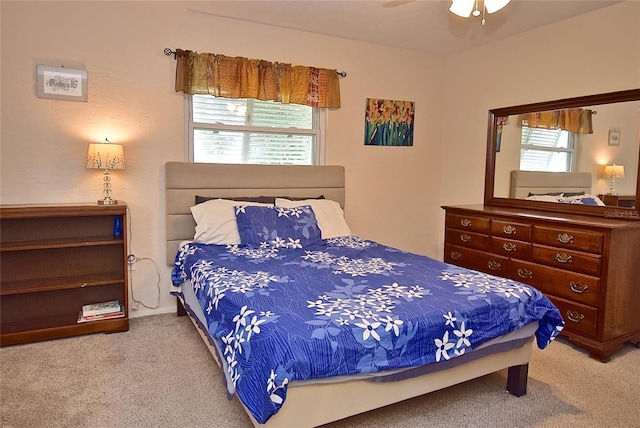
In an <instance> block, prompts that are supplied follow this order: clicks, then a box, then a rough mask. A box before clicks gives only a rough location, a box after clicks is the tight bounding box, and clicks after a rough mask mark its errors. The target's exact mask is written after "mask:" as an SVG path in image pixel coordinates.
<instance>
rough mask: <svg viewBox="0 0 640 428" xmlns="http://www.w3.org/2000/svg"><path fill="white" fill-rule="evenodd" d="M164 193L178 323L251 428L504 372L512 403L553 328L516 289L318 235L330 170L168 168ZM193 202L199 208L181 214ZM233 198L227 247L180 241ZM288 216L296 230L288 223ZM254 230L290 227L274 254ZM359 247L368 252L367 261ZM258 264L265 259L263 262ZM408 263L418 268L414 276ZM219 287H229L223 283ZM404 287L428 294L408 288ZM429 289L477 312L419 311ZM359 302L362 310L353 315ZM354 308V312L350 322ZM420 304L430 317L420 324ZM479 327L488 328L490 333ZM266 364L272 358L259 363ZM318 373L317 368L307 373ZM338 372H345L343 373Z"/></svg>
mask: <svg viewBox="0 0 640 428" xmlns="http://www.w3.org/2000/svg"><path fill="white" fill-rule="evenodd" d="M165 183H166V224H167V237H166V238H167V263H168V264H169V265H171V266H173V268H174V269H173V271H172V281H173V283H174V286H175V289H174V290H172V294H174V295H176V296H177V298H178V313H179V314H181V315H182V314H187V315H189V317H190V319H191V320H192V322H193V323H194V325H195V326H196V328H197V330H198V332H199V333H200V335H201V336H202V337H203V340H204V341H205V343H206V344H207V346H208V347H209V350H210V351H211V353H212V355H213V356H214V357H215V359H216V361H217V362H218V364H219V365H220V366H221V368H222V370H223V373H224V374H225V379H226V381H227V388H228V391H229V394H230V396H231V395H232V394H236V395H237V396H238V397H239V398H240V402H241V403H242V405H243V406H244V408H245V410H247V414H248V415H249V417H250V419H251V421H252V423H253V424H254V425H255V426H267V427H291V426H296V427H304V426H309V427H312V426H319V425H322V424H325V423H328V422H332V421H336V420H339V419H343V418H346V417H349V416H352V415H355V414H358V413H362V412H365V411H368V410H372V409H375V408H379V407H382V406H386V405H389V404H393V403H396V402H399V401H402V400H405V399H408V398H412V397H416V396H419V395H422V394H426V393H428V392H431V391H435V390H438V389H442V388H446V387H448V386H451V385H455V384H458V383H461V382H464V381H467V380H470V379H474V378H477V377H480V376H483V375H486V374H489V373H492V372H495V371H499V370H502V369H508V378H507V390H508V391H509V392H510V393H512V394H513V395H516V396H521V395H523V394H525V393H526V387H527V373H528V363H529V361H530V358H531V354H532V347H533V343H534V341H537V343H538V346H539V347H541V348H544V347H545V346H547V345H548V343H549V342H550V341H551V340H553V339H554V338H555V337H556V336H557V335H558V334H559V332H560V330H561V329H562V328H563V326H564V323H563V321H562V318H561V316H560V314H559V312H558V311H557V309H556V308H555V307H554V306H553V305H552V304H551V303H550V302H549V301H548V300H547V299H546V298H545V297H544V296H542V294H541V293H539V292H537V290H534V289H531V288H529V287H526V286H524V285H523V284H520V283H514V282H512V281H509V280H505V279H502V278H497V277H491V276H489V275H485V274H481V273H479V272H475V271H469V270H467V269H463V268H459V267H456V266H452V265H445V264H443V263H441V262H439V261H436V260H432V259H428V258H426V257H423V256H419V255H415V254H410V253H406V252H403V251H401V250H398V249H394V248H390V247H386V246H383V245H381V244H378V243H376V242H373V241H368V240H366V239H364V238H360V237H357V236H354V235H351V234H345V233H346V232H344V229H342V230H341V229H340V227H342V225H340V227H336V229H335V230H333V229H332V231H333V232H334V234H337V236H331V237H329V238H326V237H325V236H324V231H326V230H329V229H330V227H327V224H328V223H327V219H326V218H327V217H326V216H325V214H324V213H322V214H320V213H321V212H322V211H321V210H319V209H318V208H319V207H325V206H332V207H333V206H334V205H331V204H332V203H333V204H336V205H338V207H339V210H338V211H339V212H341V207H343V206H344V202H345V187H344V183H345V178H344V168H342V167H340V166H272V165H216V164H193V163H180V162H169V163H167V164H166V165H165ZM196 197H199V199H201V200H206V199H209V198H210V199H211V200H209V201H206V202H203V203H202V204H199V205H198V207H200V208H197V209H194V211H193V212H192V209H191V207H194V204H195V201H196ZM238 197H242V198H243V200H242V201H235V202H233V204H234V205H233V210H234V212H235V214H236V218H235V219H236V222H235V223H234V224H235V225H236V227H237V230H238V233H239V234H240V238H241V245H238V244H233V245H211V244H203V243H194V242H191V241H193V240H194V231H195V234H196V235H197V236H200V235H198V233H199V232H198V228H199V226H201V223H202V218H201V217H199V216H200V215H201V213H202V212H204V211H205V209H204V208H202V207H203V206H207V205H212V206H213V205H220V206H221V204H223V202H221V201H220V200H219V199H218V198H221V199H223V200H224V201H230V200H233V199H235V198H238ZM275 197H284V199H285V200H284V201H283V200H282V199H280V198H278V199H277V200H276V199H275ZM246 198H249V199H254V201H251V202H248V201H246ZM261 198H267V199H268V198H274V200H276V201H279V202H278V205H279V207H278V208H271V207H264V206H260V205H257V204H259V203H260V202H257V201H258V200H259V199H261ZM298 199H303V200H302V201H297V200H298ZM331 201H333V202H331ZM254 202H255V204H256V205H245V204H253V203H254ZM224 203H227V202H224ZM285 205H286V206H285ZM310 207H311V209H310ZM334 208H335V207H334ZM321 209H324V208H321ZM273 212H277V213H281V212H283V213H285V214H286V215H284V217H287V219H285V220H279V219H280V216H279V215H275V214H274V215H272V213H273ZM296 212H297V215H296V214H295V213H296ZM225 215H226V211H225ZM300 215H301V216H302V217H303V220H304V221H302V220H300V221H298V220H299V219H298V217H297V216H300ZM314 215H315V216H316V219H315V220H317V221H316V222H315V223H314V221H311V220H313V219H312V218H311V217H312V216H314ZM194 217H198V218H199V220H198V221H196V220H195V218H194ZM265 218H268V220H265ZM274 218H275V220H274ZM289 218H291V219H294V220H295V221H292V222H289V220H288V219H289ZM310 219H311V220H310ZM256 221H258V223H257V224H260V225H263V224H267V223H268V224H270V225H272V224H273V223H272V222H273V221H276V222H277V221H284V222H285V223H286V224H285V226H283V228H285V229H286V228H287V227H289V226H291V225H292V224H295V225H296V226H292V229H286V230H294V229H295V231H293V232H291V233H292V234H294V233H295V234H297V235H295V236H294V237H293V238H294V239H293V240H292V242H295V244H292V246H291V247H286V245H287V242H288V241H287V240H286V239H285V240H284V243H281V245H280V247H281V249H278V248H275V249H274V248H273V247H278V246H276V245H274V246H269V245H266V246H265V245H263V244H264V242H261V241H264V240H269V239H271V238H273V237H274V236H273V233H272V231H271V229H270V228H267V227H255V224H256V223H255V222H256ZM263 222H265V223H263ZM287 222H289V223H287ZM300 225H302V226H300ZM317 226H318V227H317ZM319 226H322V227H319ZM346 227H347V228H348V226H346ZM315 229H318V230H315ZM305 230H306V232H305ZM310 230H311V232H309V231H310ZM200 231H202V230H200ZM287 233H289V232H287ZM341 233H342V234H344V235H342V236H340V235H341ZM289 238H291V237H289ZM278 239H279V237H278ZM298 241H300V242H298ZM270 242H271V241H270ZM252 243H254V244H255V245H252ZM372 249H375V251H377V252H376V253H375V254H374V253H369V251H372ZM333 251H336V252H337V253H336V254H335V257H334V255H333V254H332V252H333ZM265 252H266V253H268V254H269V255H268V256H264V254H265ZM256 254H258V256H257V257H256ZM274 254H275V256H274ZM205 256H206V257H205ZM267 258H272V259H277V260H278V261H277V262H276V264H268V263H267V262H265V259H267ZM371 262H373V264H374V265H375V268H373V271H371V268H370V267H368V268H367V269H369V270H368V271H367V272H366V275H364V274H363V273H362V265H363V264H365V265H367V266H371V264H370V263H371ZM422 262H425V263H427V265H425V267H424V268H421V269H414V266H415V267H420V266H421V265H420V264H419V263H422ZM269 263H271V262H269ZM354 266H356V267H355V268H354ZM394 269H396V270H398V272H395V271H394ZM400 271H402V272H400ZM229 272H232V273H233V274H232V275H230V274H229ZM247 275H249V276H251V280H250V281H249V280H248V277H247ZM230 277H233V278H234V279H233V281H232V282H225V281H228V280H229V278H230ZM418 277H424V278H425V279H427V277H428V279H429V281H432V282H433V284H432V283H431V282H429V283H427V282H424V283H423V282H415V281H414V280H416V278H418ZM454 277H455V278H454ZM408 278H409V279H410V284H409V283H407V284H408V285H407V286H406V287H405V284H404V283H403V281H404V280H405V279H406V280H409V279H408ZM461 278H463V279H462V280H461ZM456 281H457V282H456ZM436 282H443V283H447V286H446V287H448V288H447V289H448V290H449V291H447V293H449V294H448V295H447V297H445V298H444V300H447V299H453V297H452V296H453V295H454V294H460V295H461V296H462V298H463V300H464V302H465V304H464V305H463V306H466V305H467V304H468V305H469V306H470V307H473V308H475V309H474V310H476V309H477V310H479V311H480V312H482V311H485V306H486V312H483V314H480V313H478V316H477V318H469V315H468V314H467V313H466V312H464V311H463V310H462V309H461V308H458V307H453V306H452V307H445V305H444V304H442V303H441V302H443V301H444V300H438V302H437V303H428V302H431V301H432V299H435V297H434V295H435V294H438V293H440V291H439V290H438V289H437V287H439V286H438V285H437V284H436V285H434V284H435V283H436ZM492 282H495V284H492ZM294 285H295V286H294ZM493 286H496V287H499V288H500V287H501V289H500V293H487V290H488V289H489V288H491V287H493ZM234 287H235V288H234ZM326 287H329V288H326ZM498 294H500V296H498ZM516 294H519V295H520V296H516ZM221 295H224V296H222V297H221ZM366 296H370V297H371V296H373V297H372V298H371V299H369V300H367V297H366ZM389 296H391V297H390V298H389ZM496 296H498V297H496ZM425 297H427V298H425ZM438 299H439V298H438ZM496 299H497V300H496ZM347 301H348V302H347ZM372 301H374V302H375V304H376V305H377V306H375V310H373V309H372V307H370V306H367V305H370V304H371V302H372ZM483 301H486V302H487V304H484V303H483ZM345 302H347V303H345ZM433 302H435V300H433ZM340 305H342V306H340ZM349 305H351V306H349ZM354 305H355V306H354ZM357 305H360V307H361V309H363V312H367V311H368V315H367V316H361V317H358V316H357V315H355V310H356V309H358V306H357ZM394 305H395V306H394ZM505 305H506V306H505ZM412 306H415V307H416V308H420V311H418V312H419V316H420V318H419V319H418V318H416V319H410V318H408V316H409V315H408V313H409V311H410V309H409V307H412ZM427 306H429V307H431V309H433V308H432V307H433V306H435V307H437V308H438V309H437V310H438V311H440V312H438V314H435V315H434V314H431V315H426V314H427V309H426V308H427ZM405 309H406V311H407V312H406V314H407V315H406V317H405V312H404V311H405ZM305 311H306V312H305ZM376 311H380V314H376V313H375V312H376ZM411 311H415V308H414V309H411ZM423 311H424V312H423ZM341 314H342V318H343V320H342V321H343V322H344V321H346V325H342V324H341V321H340V315H341ZM344 314H347V315H344ZM383 314H384V315H383ZM399 314H403V315H399ZM489 314H491V315H490V316H489ZM350 317H351V318H350ZM371 317H373V318H371ZM427 319H435V320H437V321H435V322H434V325H435V324H437V325H438V327H437V328H439V329H440V330H438V333H437V337H436V336H435V333H434V336H433V337H430V336H425V334H426V333H423V332H422V331H421V330H419V329H418V327H419V325H421V324H424V323H426V320H427ZM225 320H226V321H225ZM480 320H482V322H481V321H480ZM490 320H492V321H490ZM496 320H500V321H496ZM349 321H351V323H350V322H349ZM465 321H466V322H467V325H466V326H465V325H464V322H465ZM225 322H226V324H225ZM376 322H377V324H376ZM456 322H457V324H456ZM474 322H475V324H473V323H474ZM487 322H488V323H489V324H495V325H491V326H490V327H488V328H487V329H486V333H485V329H484V328H481V324H484V323H487ZM471 325H473V328H475V332H474V331H472V330H473V329H472V328H471ZM280 326H284V327H286V328H285V329H284V330H283V329H282V328H281V327H280ZM493 329H498V330H500V331H499V333H496V332H495V331H494V332H492V333H491V334H490V333H489V331H490V330H493ZM232 330H233V331H232ZM227 332H228V334H225V333H227ZM238 332H240V333H241V334H240V335H238ZM443 332H444V334H443ZM234 334H235V336H234ZM250 334H251V337H248V336H249V335H250ZM449 334H450V335H451V338H449V337H448V335H449ZM307 336H309V337H307ZM303 337H304V338H305V340H306V339H308V343H307V342H304V341H303V339H301V338H303ZM454 337H455V339H453V338H454ZM419 338H420V340H418V339H419ZM534 338H535V339H534ZM267 339H269V340H272V341H273V342H275V344H277V345H278V346H280V345H283V348H282V349H283V350H280V348H279V347H276V345H274V343H271V342H268V340H267ZM347 345H348V346H351V347H352V348H358V349H359V350H360V351H364V354H361V355H358V356H352V355H351V354H349V353H347V351H346V350H344V349H343V348H345V347H347ZM458 345H460V346H458ZM291 347H294V348H295V349H296V352H298V351H300V354H305V353H306V352H317V353H314V354H312V355H313V357H310V358H308V359H307V360H305V361H300V360H296V361H293V360H290V359H289V357H290V354H291V352H292V351H291V350H290V349H289V348H291ZM285 348H286V350H285ZM427 349H428V350H429V351H428V352H427V351H426V350H427ZM465 351H466V352H465ZM242 352H244V354H242ZM421 352H422V354H421ZM247 354H250V355H252V356H253V357H250V356H249V355H247ZM232 355H233V357H232V358H231V356H232ZM245 356H246V359H245ZM256 356H259V358H254V357H256ZM274 356H275V357H277V358H284V357H286V358H284V359H281V360H278V362H273V361H272V360H271V358H273V357H274ZM283 356H284V357H283ZM250 358H253V359H252V360H251V361H250ZM320 362H324V363H326V365H327V367H328V368H327V369H326V371H323V372H320V368H319V364H320ZM352 368H355V369H356V370H355V373H351V372H348V369H352ZM265 370H266V371H265ZM269 370H270V371H269ZM322 370H325V369H324V368H323V369H322ZM254 374H256V376H257V377H253V376H254ZM260 376H262V378H261V377H260ZM285 379H287V380H286V381H285ZM245 386H247V387H248V388H249V389H248V390H245V389H244V387H245ZM250 386H251V387H252V388H253V389H251V387H250Z"/></svg>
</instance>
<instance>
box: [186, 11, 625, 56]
mask: <svg viewBox="0 0 640 428" xmlns="http://www.w3.org/2000/svg"><path fill="white" fill-rule="evenodd" d="M619 2H620V1H617V0H568V1H565V0H553V1H549V0H511V2H510V3H509V4H508V5H507V6H506V7H505V8H504V9H502V10H500V11H498V12H496V13H494V14H491V15H487V23H486V25H485V26H484V27H482V26H481V25H480V18H474V17H470V18H467V19H465V18H460V17H458V16H456V15H453V14H452V13H451V12H449V10H448V9H449V6H450V5H451V1H450V0H413V1H407V0H393V1H389V0H351V1H340V0H289V1H279V0H253V1H247V0H229V1H210V2H197V3H193V7H191V8H190V11H191V12H193V13H202V14H206V15H213V16H221V17H227V18H233V19H239V20H243V21H248V22H255V23H261V24H267V25H272V26H276V27H282V28H289V29H295V30H301V31H308V32H310V33H318V34H324V35H328V36H335V37H340V38H344V39H351V40H358V41H362V42H370V43H375V44H380V45H386V46H391V47H396V48H404V49H411V50H416V51H422V52H427V53H432V54H439V55H449V54H454V53H457V52H461V51H464V50H467V49H471V48H474V47H477V46H479V45H482V44H484V43H488V42H492V41H495V40H499V39H502V38H505V37H509V36H513V35H515V34H518V33H522V32H525V31H529V30H533V29H535V28H539V27H542V26H545V25H549V24H552V23H554V22H558V21H562V20H564V19H567V18H571V17H574V16H577V15H581V14H584V13H588V12H591V11H594V10H596V9H600V8H603V7H607V6H610V5H613V4H615V3H619Z"/></svg>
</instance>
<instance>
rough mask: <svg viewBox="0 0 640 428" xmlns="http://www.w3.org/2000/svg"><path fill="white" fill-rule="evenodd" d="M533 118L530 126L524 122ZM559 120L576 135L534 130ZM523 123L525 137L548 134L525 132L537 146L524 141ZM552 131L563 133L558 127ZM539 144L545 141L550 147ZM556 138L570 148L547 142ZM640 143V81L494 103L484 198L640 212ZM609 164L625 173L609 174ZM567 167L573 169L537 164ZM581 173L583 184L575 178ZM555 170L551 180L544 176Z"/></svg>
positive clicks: (585, 210) (634, 215)
mask: <svg viewBox="0 0 640 428" xmlns="http://www.w3.org/2000/svg"><path fill="white" fill-rule="evenodd" d="M576 115H577V116H579V119H578V120H577V124H578V125H575V123H576V121H575V118H576ZM552 117H553V118H554V119H551V118H552ZM558 117H562V119H560V121H561V122H562V125H557V123H559V122H555V120H558V119H557V118H558ZM565 117H566V118H569V117H571V120H573V122H572V125H570V126H569V125H566V123H568V122H571V120H570V119H565ZM523 121H524V122H523ZM529 123H531V126H530V127H527V126H526V125H528V124H529ZM523 124H524V125H525V126H524V127H523ZM576 126H578V128H576ZM558 127H560V129H565V128H567V129H570V130H572V131H574V132H569V133H567V132H565V135H569V137H563V138H569V139H570V140H569V141H571V142H569V143H562V144H559V143H556V142H555V140H554V141H552V142H549V141H546V140H545V138H547V137H549V135H547V134H550V133H547V132H538V131H535V130H536V129H545V130H546V128H549V129H556V128H558ZM523 129H524V130H525V131H524V132H525V138H527V137H526V136H529V135H537V134H544V135H542V136H540V135H538V136H537V137H528V138H530V140H529V141H531V140H533V141H534V142H535V143H536V144H537V146H536V147H534V146H530V145H526V146H525V145H523V144H522V140H523ZM532 130H534V132H531V131H532ZM554 138H560V137H559V134H558V136H556V137H554ZM540 146H543V147H544V146H546V147H547V149H546V151H545V149H542V150H541V149H540ZM557 146H567V147H569V148H571V147H572V149H570V150H566V149H564V148H563V149H560V150H558V149H556V148H549V147H557ZM639 146H640V89H631V90H626V91H619V92H611V93H605V94H597V95H590V96H583V97H576V98H567V99H560V100H555V101H546V102H540V103H534V104H526V105H520V106H513V107H504V108H497V109H492V110H489V121H488V132H487V161H486V173H485V193H484V201H485V204H486V205H498V206H510V207H518V208H531V209H538V210H544V211H552V212H558V213H576V214H586V215H593V216H598V217H610V218H625V219H634V220H640V215H639V214H638V205H639V203H640V175H639V165H640V149H639ZM532 147H534V149H535V150H531V148H532ZM550 153H552V154H553V155H551V154H550ZM525 163H526V165H525V166H523V168H522V169H526V170H529V171H533V172H534V173H530V172H524V173H523V172H522V171H521V164H523V165H524V164H525ZM549 165H554V166H549ZM612 165H616V166H618V169H619V166H623V167H624V176H623V177H620V178H617V179H616V178H615V177H614V178H613V180H612V178H610V177H609V176H608V175H611V174H610V171H611V168H607V171H606V172H605V167H606V166H612ZM563 169H566V170H568V171H570V172H553V173H536V172H535V171H562V170H563ZM514 171H517V172H514ZM607 174H608V175H607ZM614 175H615V174H614ZM523 176H526V177H536V178H535V179H536V180H538V178H537V177H538V176H540V177H541V178H543V179H544V180H543V181H544V183H543V184H533V185H531V184H530V183H528V182H527V184H526V185H525V186H523V185H522V184H521V183H523V180H522V178H521V177H523ZM578 176H579V178H580V180H581V184H576V183H575V178H576V177H578ZM550 178H552V179H553V180H552V181H553V182H552V184H551V186H552V187H549V186H550V184H549V182H548V180H547V179H550ZM528 180H529V178H527V179H526V180H524V181H528ZM585 180H586V184H585ZM612 181H613V186H612ZM527 186H532V187H527ZM536 186H537V187H536ZM580 186H581V187H580ZM527 189H530V191H528V190H527ZM576 190H580V192H577V191H576ZM548 194H551V195H553V196H551V195H548ZM558 194H559V196H558ZM575 194H584V195H586V196H595V197H596V198H588V197H582V196H576V195H575ZM602 203H605V205H602Z"/></svg>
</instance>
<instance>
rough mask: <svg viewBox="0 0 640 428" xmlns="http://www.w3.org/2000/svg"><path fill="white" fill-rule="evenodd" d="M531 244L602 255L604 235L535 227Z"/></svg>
mask: <svg viewBox="0 0 640 428" xmlns="http://www.w3.org/2000/svg"><path fill="white" fill-rule="evenodd" d="M533 242H535V243H538V244H545V245H551V246H554V247H561V248H568V249H571V250H578V251H587V252H589V253H595V254H602V247H603V243H604V234H603V233H599V232H589V231H584V230H577V229H569V228H552V227H546V226H535V227H534V229H533Z"/></svg>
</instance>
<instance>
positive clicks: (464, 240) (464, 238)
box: [445, 229, 490, 250]
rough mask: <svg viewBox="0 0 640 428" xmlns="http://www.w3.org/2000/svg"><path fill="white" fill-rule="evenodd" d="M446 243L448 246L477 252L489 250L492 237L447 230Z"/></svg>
mask: <svg viewBox="0 0 640 428" xmlns="http://www.w3.org/2000/svg"><path fill="white" fill-rule="evenodd" d="M445 241H446V242H447V243H448V244H453V245H460V246H463V247H467V248H473V249H476V250H488V249H489V241H490V237H489V235H483V234H480V233H474V232H467V231H464V230H457V229H447V230H446V233H445Z"/></svg>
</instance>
